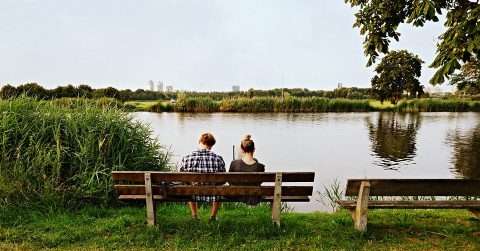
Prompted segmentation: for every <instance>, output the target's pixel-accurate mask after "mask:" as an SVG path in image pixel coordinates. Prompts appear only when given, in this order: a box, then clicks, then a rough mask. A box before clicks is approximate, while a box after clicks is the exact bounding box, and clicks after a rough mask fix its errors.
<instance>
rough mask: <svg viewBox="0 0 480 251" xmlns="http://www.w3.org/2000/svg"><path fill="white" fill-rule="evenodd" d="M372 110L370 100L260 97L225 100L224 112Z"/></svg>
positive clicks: (221, 104)
mask: <svg viewBox="0 0 480 251" xmlns="http://www.w3.org/2000/svg"><path fill="white" fill-rule="evenodd" d="M370 110H372V109H371V107H370V105H369V101H368V100H349V99H329V98H318V97H307V98H297V97H286V98H275V97H259V98H234V99H224V100H222V101H221V103H220V111H222V112H364V111H370Z"/></svg>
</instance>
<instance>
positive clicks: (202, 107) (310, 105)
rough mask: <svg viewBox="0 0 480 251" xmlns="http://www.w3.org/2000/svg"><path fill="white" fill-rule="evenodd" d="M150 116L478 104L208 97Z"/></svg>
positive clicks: (476, 107)
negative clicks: (181, 113)
mask: <svg viewBox="0 0 480 251" xmlns="http://www.w3.org/2000/svg"><path fill="white" fill-rule="evenodd" d="M146 111H150V112H250V113H262V112H291V113H302V112H371V111H392V112H393V111H396V112H479V111H480V101H476V100H470V99H453V98H449V99H440V98H428V99H427V98H426V99H412V100H407V99H405V100H401V101H400V102H398V103H397V104H391V103H390V102H384V103H380V102H379V101H375V100H368V99H342V98H333V99H330V98H321V97H286V98H279V97H253V98H245V97H238V98H226V99H222V100H219V101H216V100H214V99H212V98H209V97H200V98H198V97H182V98H181V99H178V100H177V101H176V102H174V103H172V102H158V103H157V104H154V105H152V106H150V107H148V109H146Z"/></svg>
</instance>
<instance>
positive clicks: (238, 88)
mask: <svg viewBox="0 0 480 251" xmlns="http://www.w3.org/2000/svg"><path fill="white" fill-rule="evenodd" d="M239 91H240V86H239V85H234V86H232V92H239Z"/></svg>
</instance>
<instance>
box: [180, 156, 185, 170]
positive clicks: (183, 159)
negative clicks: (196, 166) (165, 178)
mask: <svg viewBox="0 0 480 251" xmlns="http://www.w3.org/2000/svg"><path fill="white" fill-rule="evenodd" d="M185 166H186V161H185V157H183V158H182V160H181V161H180V168H179V169H178V171H180V172H185Z"/></svg>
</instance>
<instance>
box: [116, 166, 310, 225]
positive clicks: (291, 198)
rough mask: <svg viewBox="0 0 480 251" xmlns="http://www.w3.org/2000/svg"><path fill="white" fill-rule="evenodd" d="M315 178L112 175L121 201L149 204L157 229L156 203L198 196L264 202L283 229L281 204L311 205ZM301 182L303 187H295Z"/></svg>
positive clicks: (263, 174) (290, 174) (149, 218)
mask: <svg viewBox="0 0 480 251" xmlns="http://www.w3.org/2000/svg"><path fill="white" fill-rule="evenodd" d="M314 178H315V173H313V172H277V173H270V172H261V173H257V172H245V173H186V172H153V171H114V172H112V179H113V183H114V188H115V190H116V192H117V194H118V198H119V199H120V200H143V201H145V202H146V209H147V210H146V211H147V223H148V225H155V221H156V216H155V214H156V213H155V205H156V202H188V201H192V199H193V197H194V196H220V201H223V202H243V201H245V199H248V198H251V197H255V198H261V199H260V201H264V202H269V203H271V204H272V221H273V222H274V223H275V224H277V225H280V211H281V202H308V201H310V196H311V195H312V193H313V186H312V182H313V181H314ZM298 182H300V183H301V185H296V184H295V183H297V184H298ZM264 183H265V185H263V184H264ZM267 183H273V185H268V184H267ZM291 183H294V184H293V185H292V184H291ZM305 183H307V184H306V185H305ZM239 184H244V185H239ZM245 184H256V185H245ZM287 184H288V185H287Z"/></svg>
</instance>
